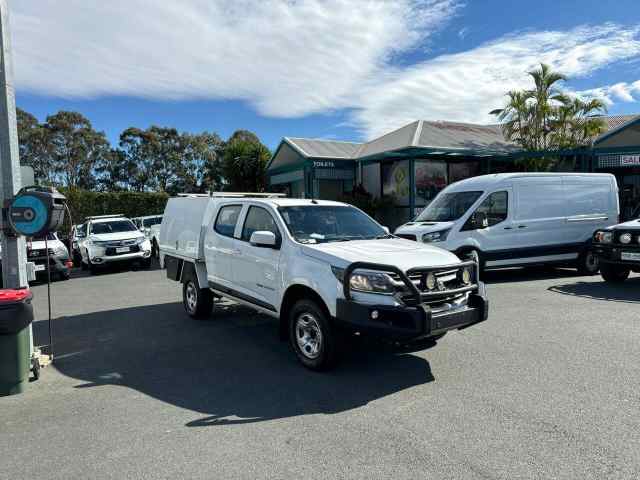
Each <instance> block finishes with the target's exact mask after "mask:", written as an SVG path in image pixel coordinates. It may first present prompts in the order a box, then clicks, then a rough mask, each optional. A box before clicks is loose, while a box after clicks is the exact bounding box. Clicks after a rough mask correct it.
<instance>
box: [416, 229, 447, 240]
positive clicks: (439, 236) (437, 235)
mask: <svg viewBox="0 0 640 480" xmlns="http://www.w3.org/2000/svg"><path fill="white" fill-rule="evenodd" d="M450 231H451V229H449V230H440V231H439V232H431V233H425V234H424V235H422V241H423V242H424V243H432V242H444V241H445V240H446V239H447V235H449V232H450Z"/></svg>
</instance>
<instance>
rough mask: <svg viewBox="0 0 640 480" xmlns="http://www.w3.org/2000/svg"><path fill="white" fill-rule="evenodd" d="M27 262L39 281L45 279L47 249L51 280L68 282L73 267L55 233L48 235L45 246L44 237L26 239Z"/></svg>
mask: <svg viewBox="0 0 640 480" xmlns="http://www.w3.org/2000/svg"><path fill="white" fill-rule="evenodd" d="M26 246H27V261H28V262H32V263H33V264H34V265H35V271H36V277H37V278H38V279H39V280H43V279H45V278H46V274H47V247H48V248H49V266H50V268H51V279H52V280H55V279H60V280H68V279H69V276H70V275H71V267H72V266H73V264H72V262H71V260H70V258H69V251H68V250H67V247H66V245H65V244H64V243H63V242H62V241H61V240H60V238H59V237H58V234H57V233H49V234H48V235H47V242H46V246H45V239H44V237H41V238H40V237H39V238H32V239H27V242H26ZM1 263H2V250H1V248H0V272H1V271H2V269H1V268H2V267H1Z"/></svg>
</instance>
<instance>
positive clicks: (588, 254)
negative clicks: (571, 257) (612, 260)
mask: <svg viewBox="0 0 640 480" xmlns="http://www.w3.org/2000/svg"><path fill="white" fill-rule="evenodd" d="M577 268H578V273H579V274H580V275H595V274H596V273H598V270H600V262H599V261H598V257H597V256H596V254H595V253H594V251H593V250H591V249H589V250H585V251H584V252H583V253H582V254H581V255H580V257H579V258H578V266H577Z"/></svg>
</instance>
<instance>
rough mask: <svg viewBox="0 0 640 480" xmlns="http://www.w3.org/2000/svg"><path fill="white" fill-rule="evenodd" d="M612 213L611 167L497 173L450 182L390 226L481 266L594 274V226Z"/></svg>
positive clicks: (611, 219) (615, 212) (615, 209)
mask: <svg viewBox="0 0 640 480" xmlns="http://www.w3.org/2000/svg"><path fill="white" fill-rule="evenodd" d="M619 213H620V207H619V203H618V185H617V183H616V179H615V177H614V176H613V175H610V174H600V173H502V174H494V175H483V176H479V177H473V178H469V179H466V180H462V181H460V182H456V183H454V184H451V185H449V186H448V187H447V188H445V189H444V190H442V192H440V194H439V195H438V196H437V197H436V198H435V199H434V200H433V202H431V203H430V204H429V206H428V207H427V208H425V209H424V210H423V211H422V212H421V213H420V215H418V216H417V217H416V218H415V220H413V221H411V222H409V223H406V224H404V225H402V226H400V227H399V228H398V229H396V231H395V234H396V235H397V236H399V237H402V238H407V239H410V240H417V241H420V242H424V243H433V244H435V245H437V246H439V247H442V248H445V249H447V250H450V251H452V252H455V253H456V254H457V255H459V256H467V255H469V254H471V255H472V256H476V255H477V257H478V258H479V260H480V264H481V265H482V267H484V268H500V267H512V266H526V265H535V264H550V263H553V264H564V265H572V266H575V267H577V268H578V270H579V271H580V272H581V273H585V274H594V273H596V272H597V271H598V261H597V257H596V256H595V255H594V254H593V251H592V249H591V240H592V237H593V233H594V232H595V231H596V230H598V229H600V228H605V227H608V226H610V225H614V224H616V223H618V216H619Z"/></svg>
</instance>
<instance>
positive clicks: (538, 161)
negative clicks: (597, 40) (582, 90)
mask: <svg viewBox="0 0 640 480" xmlns="http://www.w3.org/2000/svg"><path fill="white" fill-rule="evenodd" d="M528 74H529V76H530V77H531V79H532V80H533V84H534V85H533V88H531V89H525V90H512V91H509V92H507V102H506V105H505V106H504V107H502V108H499V109H496V110H493V111H491V112H490V113H491V114H492V115H496V116H497V118H498V120H500V122H501V123H502V130H503V133H504V136H505V137H506V138H507V139H509V140H510V141H513V142H515V143H517V144H518V145H520V146H521V147H522V148H523V149H524V150H527V151H543V152H549V151H554V150H556V151H559V150H568V149H575V148H579V147H582V146H585V145H587V144H588V143H589V141H590V140H591V139H592V138H593V137H595V136H596V135H598V134H599V133H601V132H603V131H604V129H605V123H604V121H603V120H602V119H601V118H598V117H597V115H598V114H602V113H605V112H606V107H605V105H604V103H603V102H602V101H601V100H599V99H591V100H583V99H580V98H578V97H575V96H571V95H569V94H567V93H565V92H563V91H562V90H561V89H560V86H559V85H560V83H561V82H562V81H564V80H566V77H565V76H564V75H562V74H561V73H558V72H554V71H552V70H551V68H550V67H549V66H548V65H545V64H544V63H542V64H540V68H538V69H536V70H532V71H530V72H529V73H528ZM528 163H529V164H530V165H529V166H530V167H532V168H535V169H546V168H549V166H550V165H551V164H552V163H553V159H552V158H545V157H539V158H532V159H529V160H528Z"/></svg>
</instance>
